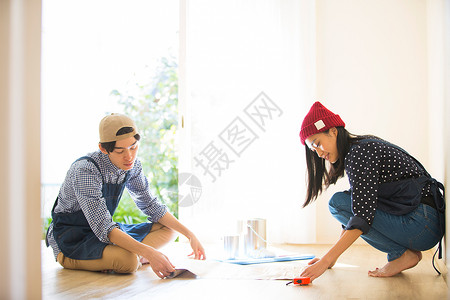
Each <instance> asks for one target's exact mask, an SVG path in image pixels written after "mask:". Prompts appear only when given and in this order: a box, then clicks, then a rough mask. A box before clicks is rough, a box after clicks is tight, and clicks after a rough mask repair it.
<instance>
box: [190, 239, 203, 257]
mask: <svg viewBox="0 0 450 300" xmlns="http://www.w3.org/2000/svg"><path fill="white" fill-rule="evenodd" d="M189 242H190V244H191V248H192V253H191V254H189V256H192V255H194V258H195V259H200V260H205V259H206V256H205V249H203V246H202V244H200V241H199V240H198V239H197V237H195V236H193V237H191V238H190V239H189Z"/></svg>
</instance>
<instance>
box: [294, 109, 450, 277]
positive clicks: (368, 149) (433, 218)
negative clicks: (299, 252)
mask: <svg viewBox="0 0 450 300" xmlns="http://www.w3.org/2000/svg"><path fill="white" fill-rule="evenodd" d="M344 127H345V123H344V122H343V121H342V119H341V118H340V117H339V115H336V114H334V113H332V112H331V111H329V110H328V109H327V108H325V107H324V106H323V105H322V104H321V103H320V102H316V103H314V104H313V106H312V107H311V109H310V111H309V112H308V114H307V115H306V117H305V119H304V120H303V123H302V128H301V131H300V139H301V142H302V144H303V145H305V149H306V150H305V151H306V163H307V169H308V179H307V181H308V187H307V196H306V200H305V203H304V205H303V207H305V206H307V205H308V204H310V203H311V202H312V201H314V200H315V199H316V198H317V196H318V195H319V194H320V193H321V192H322V188H323V187H325V188H327V187H328V186H329V185H330V184H334V183H336V181H337V180H338V179H339V178H341V177H343V176H344V172H345V173H346V174H347V176H348V179H349V183H350V190H349V191H345V192H339V193H336V194H334V195H333V196H332V198H331V199H330V201H329V209H330V212H331V214H332V215H333V216H334V217H335V218H336V219H337V220H338V221H339V222H340V223H342V228H343V231H342V233H341V237H340V239H339V240H338V242H337V243H336V244H335V245H334V246H333V247H332V248H331V249H330V250H329V251H328V252H327V253H326V254H325V255H324V256H323V257H322V258H321V259H319V258H315V259H313V260H312V261H310V262H309V263H308V265H309V266H308V267H306V268H305V270H304V271H303V272H302V274H301V276H306V277H310V278H311V280H314V279H316V278H318V277H319V276H320V275H322V274H323V273H324V272H325V270H326V269H329V268H332V267H333V265H334V264H335V262H336V260H337V259H338V257H339V256H340V255H341V254H342V253H343V252H344V251H345V250H346V249H347V248H348V247H349V246H350V245H351V244H353V242H354V241H355V240H356V239H357V238H358V237H359V236H361V237H362V238H363V239H364V240H365V241H366V242H367V243H369V244H370V245H372V246H373V247H375V248H376V249H378V250H380V251H383V252H386V253H387V260H388V262H387V264H386V265H385V266H384V267H382V268H380V269H379V268H376V269H375V270H373V271H369V273H368V274H369V275H370V276H374V277H389V276H393V275H395V274H398V273H400V272H401V271H403V270H406V269H409V268H412V267H414V266H415V265H417V263H418V262H419V261H420V260H421V259H422V254H421V251H424V250H428V249H430V248H432V247H433V246H435V245H436V244H437V243H438V242H439V241H440V240H441V238H442V237H443V235H444V228H445V224H444V223H445V222H444V209H445V204H444V198H443V196H442V194H441V190H442V192H444V187H443V185H442V184H441V183H439V182H437V181H436V180H434V179H433V178H431V176H430V175H429V174H428V173H427V172H426V170H425V168H423V166H422V165H421V164H420V162H418V161H417V160H415V159H414V158H413V157H412V156H410V155H409V154H408V153H406V152H405V151H404V150H402V149H401V148H399V147H397V146H395V145H393V144H390V143H388V142H386V141H384V140H382V139H379V138H377V137H374V136H356V135H352V134H350V133H349V132H348V131H347V130H346V129H345V128H344ZM326 162H327V163H326ZM405 224H407V225H406V226H405ZM439 248H440V247H439Z"/></svg>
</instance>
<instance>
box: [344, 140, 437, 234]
mask: <svg viewBox="0 0 450 300" xmlns="http://www.w3.org/2000/svg"><path fill="white" fill-rule="evenodd" d="M345 171H346V173H347V176H348V179H349V182H350V188H351V197H352V210H353V214H354V216H355V217H356V219H360V220H355V218H352V219H353V220H352V219H350V222H349V224H347V227H346V228H347V229H354V228H358V229H360V230H362V231H363V232H366V231H368V230H367V225H366V224H368V225H369V226H371V225H372V222H373V219H374V216H375V211H376V208H377V194H378V187H379V185H380V184H382V183H385V182H393V181H398V180H402V179H406V178H412V177H414V178H417V177H419V176H421V175H423V174H424V170H423V169H422V168H420V167H419V166H417V165H416V163H415V162H414V159H413V158H412V157H411V156H409V155H408V154H406V153H404V152H402V151H401V150H399V149H396V148H394V147H392V146H390V145H387V144H385V143H383V142H381V140H380V141H378V140H377V141H369V142H364V143H360V144H355V145H353V146H352V147H351V148H350V150H349V152H348V154H347V155H346V157H345ZM429 195H431V192H430V186H429V184H427V185H425V187H424V188H423V190H422V196H429ZM361 219H362V220H364V221H365V222H361ZM364 223H366V224H364ZM361 225H362V226H361ZM364 225H365V226H364ZM360 227H366V228H360ZM363 229H364V230H363Z"/></svg>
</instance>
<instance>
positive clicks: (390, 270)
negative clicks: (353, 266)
mask: <svg viewBox="0 0 450 300" xmlns="http://www.w3.org/2000/svg"><path fill="white" fill-rule="evenodd" d="M421 259H422V252H420V251H414V250H409V249H408V250H406V251H405V253H403V255H402V256H400V257H399V258H397V259H396V260H393V261H390V262H388V263H387V264H386V265H384V267H382V268H381V269H378V268H376V269H375V270H374V271H369V276H372V277H390V276H394V275H396V274H398V273H400V272H401V271H404V270H406V269H410V268H412V267H415V266H416V265H417V264H418V263H419V261H420V260H421Z"/></svg>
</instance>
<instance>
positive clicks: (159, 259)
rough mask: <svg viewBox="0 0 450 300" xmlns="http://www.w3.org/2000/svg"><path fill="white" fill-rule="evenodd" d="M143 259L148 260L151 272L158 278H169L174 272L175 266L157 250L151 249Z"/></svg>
mask: <svg viewBox="0 0 450 300" xmlns="http://www.w3.org/2000/svg"><path fill="white" fill-rule="evenodd" d="M145 257H146V258H147V259H148V262H149V264H150V266H151V267H152V269H153V272H155V274H156V275H157V276H158V277H159V278H164V277H166V276H169V275H170V273H172V272H174V271H175V266H174V265H172V263H171V262H170V261H169V259H168V258H167V256H165V255H164V254H162V253H161V252H159V251H158V250H155V249H152V250H151V253H150V254H149V255H146V256H145Z"/></svg>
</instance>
